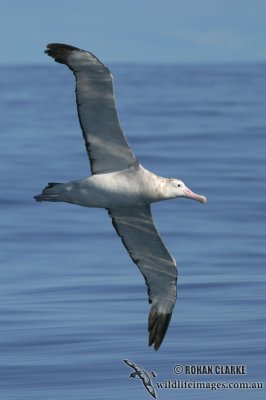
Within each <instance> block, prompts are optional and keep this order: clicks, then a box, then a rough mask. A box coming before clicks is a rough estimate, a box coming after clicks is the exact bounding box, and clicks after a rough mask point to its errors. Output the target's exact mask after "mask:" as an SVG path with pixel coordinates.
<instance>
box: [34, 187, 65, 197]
mask: <svg viewBox="0 0 266 400" xmlns="http://www.w3.org/2000/svg"><path fill="white" fill-rule="evenodd" d="M62 185H64V184H63V183H56V182H49V183H48V185H47V186H46V187H45V188H44V189H43V191H42V193H41V194H38V195H37V196H34V199H35V200H36V201H61V196H60V195H61V192H62V187H61V186H62Z"/></svg>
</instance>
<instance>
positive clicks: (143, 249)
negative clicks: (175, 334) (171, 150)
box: [108, 205, 177, 350]
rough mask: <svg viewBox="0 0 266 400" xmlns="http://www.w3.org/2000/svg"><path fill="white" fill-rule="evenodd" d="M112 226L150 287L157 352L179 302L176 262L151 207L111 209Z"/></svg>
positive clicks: (150, 325) (151, 326) (151, 325)
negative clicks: (161, 235)
mask: <svg viewBox="0 0 266 400" xmlns="http://www.w3.org/2000/svg"><path fill="white" fill-rule="evenodd" d="M108 211H109V215H110V217H111V218H112V222H113V225H114V227H115V229H116V231H117V233H118V235H119V236H120V237H121V239H122V242H123V244H124V246H125V247H126V249H127V251H128V253H129V255H130V257H131V258H132V260H133V261H134V262H135V263H136V264H137V266H138V267H139V269H140V271H141V273H142V274H143V276H144V278H145V281H146V284H147V286H148V294H149V302H150V303H152V306H151V310H150V314H149V322H148V329H149V345H150V346H151V345H152V344H154V348H155V350H158V349H159V347H160V345H161V343H162V341H163V338H164V336H165V333H166V331H167V328H168V325H169V322H170V319H171V316H172V311H173V308H174V305H175V301H176V279H177V271H176V264H175V260H174V259H173V258H172V256H171V255H170V253H169V252H168V250H167V248H166V247H165V245H164V243H163V241H162V239H161V238H160V235H159V233H158V232H157V230H156V228H155V226H154V223H153V220H152V215H151V211H150V206H148V205H147V206H144V205H143V206H141V207H136V208H125V209H119V210H117V209H109V210H108Z"/></svg>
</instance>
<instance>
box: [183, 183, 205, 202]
mask: <svg viewBox="0 0 266 400" xmlns="http://www.w3.org/2000/svg"><path fill="white" fill-rule="evenodd" d="M184 193H185V197H188V198H189V199H193V200H197V201H200V202H201V203H206V201H207V198H206V197H205V196H202V195H201V194H197V193H194V192H192V190H190V189H189V188H188V187H185V189H184Z"/></svg>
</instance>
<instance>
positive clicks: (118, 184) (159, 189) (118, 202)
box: [58, 165, 169, 208]
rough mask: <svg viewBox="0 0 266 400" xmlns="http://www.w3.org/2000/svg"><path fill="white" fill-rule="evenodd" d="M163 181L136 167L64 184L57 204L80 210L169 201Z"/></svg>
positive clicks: (165, 184)
mask: <svg viewBox="0 0 266 400" xmlns="http://www.w3.org/2000/svg"><path fill="white" fill-rule="evenodd" d="M167 181H168V179H167V178H161V177H159V176H157V175H155V174H153V173H151V172H149V171H147V170H146V169H145V168H143V167H142V166H141V165H138V166H137V167H135V166H134V167H132V168H129V169H125V170H123V171H117V172H110V173H106V174H96V175H92V176H90V177H88V178H85V179H81V180H78V181H71V182H68V183H66V184H64V185H63V187H61V188H60V189H61V190H60V199H58V200H59V201H65V202H68V203H73V204H78V205H80V206H84V207H100V208H116V207H127V206H133V205H134V206H138V205H142V204H149V203H153V202H156V201H160V200H164V199H166V198H169V196H167V195H166V193H165V188H166V186H167Z"/></svg>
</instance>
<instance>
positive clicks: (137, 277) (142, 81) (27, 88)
mask: <svg viewBox="0 0 266 400" xmlns="http://www.w3.org/2000/svg"><path fill="white" fill-rule="evenodd" d="M265 67H266V65H265V64H212V65H211V64H210V65H203V64H202V65H196V64H193V65H164V66H160V65H137V64H136V65H126V64H125V65H122V64H114V65H111V69H112V72H113V75H114V77H115V79H114V83H115V91H116V99H117V107H118V111H119V115H120V120H121V124H122V126H123V128H124V131H125V133H126V135H127V138H128V141H129V143H130V144H131V146H132V148H133V150H134V152H135V154H136V155H137V158H138V159H139V161H140V162H141V163H142V165H143V166H144V167H145V168H147V169H149V170H151V171H153V172H154V173H156V174H158V175H161V176H166V177H177V178H181V179H182V180H183V181H184V182H185V183H186V184H187V185H188V186H189V187H190V188H191V189H192V190H193V191H195V192H197V193H201V194H204V195H205V196H207V198H208V202H207V203H206V204H204V205H202V204H200V203H197V202H194V201H188V200H187V199H177V200H171V201H166V202H161V203H159V204H155V205H153V206H152V210H153V215H154V221H155V223H156V226H157V228H158V230H159V231H160V233H161V236H162V238H163V240H164V241H165V243H166V245H167V247H168V248H169V250H170V251H171V253H172V254H173V256H174V258H175V259H176V261H177V267H178V272H179V279H178V299H177V303H176V306H175V309H174V313H173V317H172V321H171V325H170V327H169V330H168V332H167V335H166V337H165V339H164V342H163V344H162V346H161V348H160V350H159V351H158V352H155V351H154V350H153V349H151V348H149V347H148V337H147V317H148V312H149V304H148V301H147V290H146V286H145V283H144V280H143V277H142V275H141V274H140V272H139V270H138V269H137V267H136V266H135V265H134V264H133V262H132V261H131V259H130V258H129V256H128V254H127V252H126V250H125V249H124V247H123V245H122V243H121V241H120V239H119V238H118V237H117V235H116V233H115V231H114V229H113V227H112V224H111V220H110V218H109V217H108V216H107V214H106V211H105V210H100V209H86V208H82V207H77V206H73V205H69V204H64V203H36V202H35V201H34V200H33V196H34V195H36V194H39V193H40V192H41V190H42V189H43V187H44V186H46V184H47V182H50V181H52V182H53V181H54V182H65V181H69V180H73V179H80V178H83V177H86V176H88V175H89V174H90V169H89V162H88V159H87V154H86V151H85V147H84V143H83V139H82V135H81V132H80V127H79V123H78V118H77V115H76V106H75V96H74V80H73V77H72V76H71V74H70V72H69V71H68V70H67V69H66V68H64V67H63V66H62V65H55V64H53V65H51V66H31V65H28V66H27V65H21V66H19V65H14V66H1V67H0V71H1V74H0V109H1V113H0V137H1V146H0V173H1V175H0V179H1V192H0V206H1V218H0V238H1V242H0V243H1V244H0V246H1V247H0V261H1V290H0V299H1V308H0V321H1V323H0V347H1V348H0V398H1V399H5V400H9V399H18V400H36V399H38V400H67V399H75V400H88V399H94V400H98V399H109V400H112V399H114V400H122V399H123V400H124V399H129V400H131V399H132V400H133V399H148V398H152V397H151V396H150V395H149V393H148V392H147V391H146V389H145V388H144V386H143V385H142V383H141V380H140V379H132V378H131V379H129V378H128V377H129V374H130V373H131V372H132V370H130V368H129V367H128V366H127V365H126V364H125V363H124V362H123V360H124V359H130V360H132V361H134V362H135V363H137V364H139V365H140V366H142V367H143V368H145V370H147V371H148V372H150V371H154V372H155V373H156V377H153V378H152V381H153V384H154V386H155V388H156V391H157V397H158V399H166V400H167V399H181V398H182V400H190V399H200V400H201V399H225V398H230V399H232V400H240V399H241V400H245V399H249V400H254V399H256V400H262V399H265V398H266V397H265V390H263V389H237V388H232V389H217V390H214V389H213V390H212V389H211V388H210V386H209V389H208V388H206V389H197V388H195V387H191V388H187V389H175V388H172V389H169V388H168V389H167V388H161V389H160V388H158V387H157V384H158V382H166V381H171V382H174V381H177V380H179V381H180V382H181V381H183V382H185V381H186V382H190V383H191V382H192V385H193V384H194V386H195V384H196V382H204V383H205V384H207V383H208V382H209V383H213V382H216V383H217V382H222V383H225V384H226V385H228V384H229V383H232V382H234V383H241V382H249V383H252V382H255V383H256V382H264V383H265V371H266V334H265V332H266V324H265V318H266V312H265V297H266V273H265V267H266V229H265V220H266V206H265V199H266V186H265V172H266V90H265V87H266V74H265ZM176 365H181V366H183V372H182V373H181V374H175V373H174V371H173V368H174V367H175V366H176ZM186 365H213V366H215V365H245V366H246V372H247V373H246V374H245V375H228V374H223V375H221V374H217V375H215V374H209V375H204V374H203V375H194V374H186V373H185V372H186V370H185V366H186ZM193 382H194V383H193ZM179 385H181V384H179ZM184 385H185V384H184ZM207 386H208V385H207Z"/></svg>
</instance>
